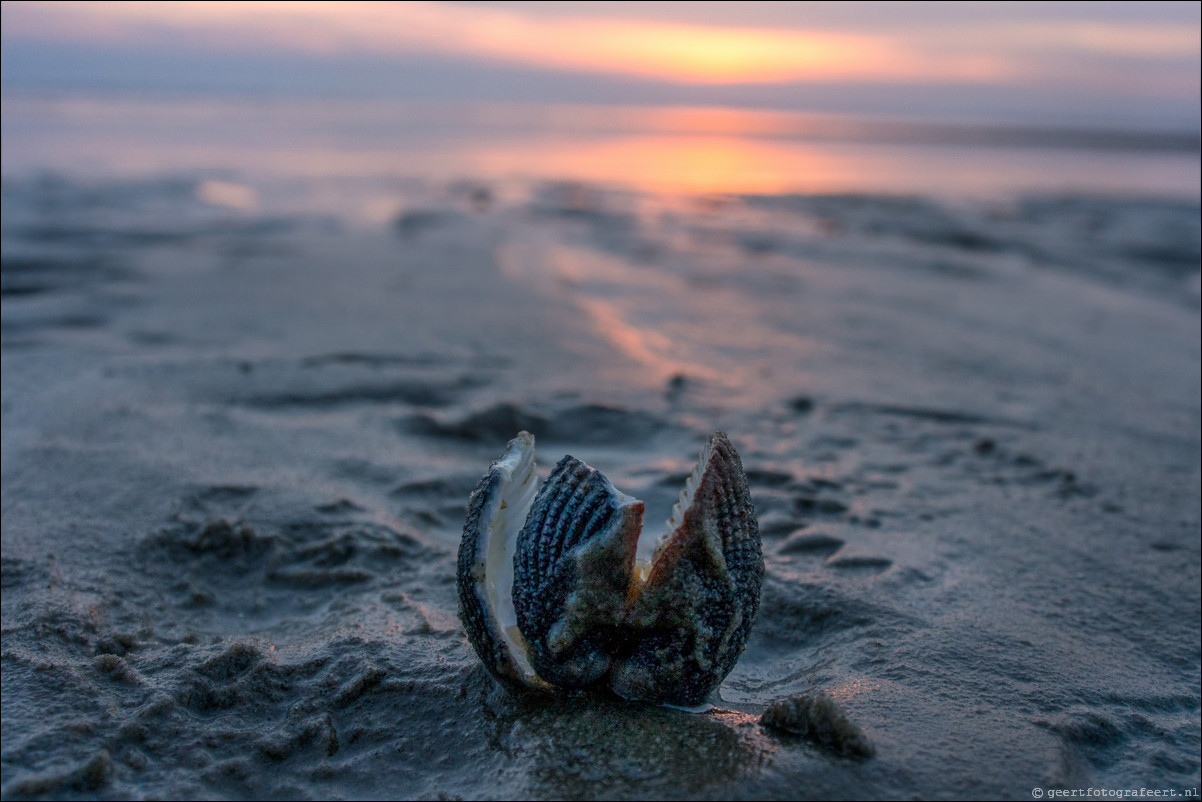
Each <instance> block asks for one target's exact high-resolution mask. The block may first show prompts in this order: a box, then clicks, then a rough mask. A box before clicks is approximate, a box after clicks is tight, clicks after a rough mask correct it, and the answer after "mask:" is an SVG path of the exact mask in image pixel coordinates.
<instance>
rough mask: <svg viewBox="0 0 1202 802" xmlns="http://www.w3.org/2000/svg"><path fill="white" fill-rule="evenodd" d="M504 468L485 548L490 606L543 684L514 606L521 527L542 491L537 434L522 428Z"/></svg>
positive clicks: (522, 663)
mask: <svg viewBox="0 0 1202 802" xmlns="http://www.w3.org/2000/svg"><path fill="white" fill-rule="evenodd" d="M496 467H497V468H498V469H499V470H500V471H501V488H500V491H501V492H500V497H499V498H498V499H497V500H495V501H494V502H493V504H494V505H495V508H494V509H492V510H491V516H490V518H489V521H488V526H487V528H486V529H485V531H484V532H482V533H481V534H482V535H483V536H484V537H485V539H486V541H485V543H482V544H481V546H482V549H481V550H482V551H483V553H484V554H485V555H486V557H485V566H484V592H485V596H486V597H487V599H488V609H489V610H490V611H491V612H492V615H493V616H494V618H495V620H496V624H497V631H498V632H500V633H501V634H502V636H503V637H504V638H505V643H506V645H507V646H508V647H509V653H510V655H511V656H512V657H513V661H514V663H515V664H516V665H517V667H518V670H519V671H520V672H521V673H522V679H523V680H524V681H525V682H526V683H527V684H530V685H535V684H538V682H539V680H538V676H537V675H536V674H535V672H534V668H533V667H532V666H531V665H530V657H529V647H528V646H527V644H526V639H525V638H523V637H522V633H521V632H519V631H518V624H517V615H516V613H514V609H513V555H514V552H515V551H516V549H517V541H518V537H517V536H518V532H520V531H521V529H522V526H523V525H524V524H525V523H526V514H527V513H528V512H529V511H530V506H531V505H532V504H533V503H534V496H535V494H536V493H537V492H538V484H539V483H538V481H537V479H538V477H537V474H536V473H535V470H534V467H535V466H534V435H532V434H530V433H529V432H522V433H520V434H519V435H518V436H517V437H515V438H514V439H513V440H512V441H510V443H509V448H508V449H506V451H505V453H504V454H503V455H502V456H501V459H500V460H498V461H497V465H496Z"/></svg>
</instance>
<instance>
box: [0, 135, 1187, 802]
mask: <svg viewBox="0 0 1202 802" xmlns="http://www.w3.org/2000/svg"><path fill="white" fill-rule="evenodd" d="M6 147H7V145H6ZM5 159H6V163H7V161H8V159H9V153H8V151H7V150H6V156H5ZM1195 169H1196V167H1195ZM381 186H382V185H381V184H380V183H379V182H375V183H373V182H371V181H368V180H366V179H364V180H360V181H358V182H357V183H356V182H355V181H347V180H335V179H323V178H306V179H303V180H302V179H300V178H294V179H290V180H289V181H288V182H281V181H275V182H274V183H273V182H272V181H268V180H266V179H264V180H262V181H258V180H257V179H256V178H254V177H253V176H252V177H247V176H245V175H238V174H231V173H229V172H224V173H211V174H203V173H196V172H192V173H179V174H161V175H149V176H145V175H144V176H132V177H131V176H129V175H123V176H120V177H110V178H103V177H101V178H95V177H92V178H77V177H71V175H69V174H63V173H58V174H51V173H32V174H29V175H16V176H10V175H9V174H7V173H6V176H5V181H4V187H3V231H2V235H3V273H2V276H3V285H2V291H3V294H2V296H0V297H2V304H3V307H2V308H3V330H2V333H3V340H2V343H3V348H2V366H3V370H2V374H0V375H2V384H0V388H2V394H3V395H2V398H3V441H2V442H3V448H2V455H3V491H2V505H3V506H2V513H3V515H2V526H3V653H2V659H3V674H2V678H3V721H4V726H3V764H2V765H3V769H2V772H3V776H2V783H3V785H2V792H3V796H4V798H6V799H24V798H55V797H63V796H66V797H71V798H165V797H195V798H235V797H240V796H245V797H248V798H255V799H259V798H278V797H296V798H335V797H339V798H347V797H364V798H389V797H391V798H435V797H438V798H473V799H477V798H496V799H500V798H511V797H513V798H535V799H543V798H569V799H577V798H644V797H646V798H654V799H661V798H662V799H674V798H746V799H753V798H755V799H761V798H821V797H825V798H853V797H861V796H863V797H867V798H910V797H920V796H925V797H929V798H953V797H968V796H977V795H980V796H984V797H989V798H1030V796H1031V793H1032V789H1033V788H1043V789H1047V788H1088V787H1095V788H1109V789H1133V788H1149V789H1164V790H1168V789H1176V790H1177V791H1179V792H1182V791H1185V790H1187V789H1190V788H1193V789H1195V793H1196V789H1197V787H1198V782H1199V779H1198V778H1199V758H1198V753H1199V744H1200V727H1199V700H1200V688H1199V638H1200V634H1199V630H1200V625H1199V606H1200V602H1199V567H1200V564H1202V559H1200V555H1199V530H1200V523H1199V522H1200V489H1199V488H1200V475H1202V469H1200V457H1199V453H1200V406H1199V391H1198V387H1199V379H1200V377H1199V372H1200V371H1199V366H1200V353H1199V352H1200V346H1199V342H1200V327H1199V273H1198V263H1199V233H1198V232H1199V207H1198V203H1197V200H1196V198H1195V199H1190V198H1184V199H1182V198H1179V197H1173V196H1159V197H1154V196H1149V195H1147V194H1129V195H1116V194H1114V193H1109V194H1086V193H1078V194H1046V193H1045V194H1025V195H1024V194H1009V195H1005V196H999V197H994V198H989V199H983V198H976V199H970V198H948V197H933V196H922V195H914V194H911V195H898V194H888V195H886V194H871V193H848V194H809V195H799V194H737V193H726V194H721V195H717V194H687V193H685V194H679V193H676V194H673V193H657V192H648V191H639V190H634V189H622V188H615V187H612V186H603V185H600V184H593V183H587V182H554V181H546V180H532V181H525V182H515V181H497V180H491V179H489V178H487V177H485V178H481V179H478V180H471V181H463V180H460V181H440V180H411V181H407V182H392V183H389V184H387V186H386V189H387V193H388V197H389V198H392V199H393V201H394V204H393V206H392V207H390V210H389V211H388V212H387V214H379V215H377V217H378V218H379V219H376V220H371V221H366V222H365V221H364V220H363V219H361V218H352V217H349V216H338V215H337V214H332V213H329V212H325V211H321V210H320V209H318V207H321V204H320V203H317V202H316V201H314V202H313V203H312V204H308V202H307V199H309V200H311V199H313V198H318V199H325V201H328V199H329V198H332V197H333V198H340V199H342V198H347V199H352V200H353V201H354V203H353V204H351V205H352V206H354V208H357V209H358V208H367V207H369V206H371V203H370V201H371V199H372V198H375V197H377V196H378V195H379V194H380V192H381ZM325 201H323V202H325ZM339 203H341V201H339V202H338V203H328V202H326V203H325V206H324V207H322V208H337V207H338V205H339ZM377 206H378V204H377ZM371 208H377V207H376V206H371ZM522 429H526V430H529V431H531V432H533V433H534V434H535V436H536V437H537V438H538V448H539V451H538V454H539V465H540V472H541V474H542V475H545V474H546V473H547V472H548V471H549V469H550V468H551V467H552V466H553V465H554V463H555V462H556V461H557V460H558V459H559V458H560V457H561V456H563V455H564V454H569V453H570V454H572V455H574V456H576V457H579V458H580V459H583V460H585V461H586V462H588V463H589V464H590V465H593V466H594V467H597V468H599V469H601V470H603V471H604V472H605V473H606V474H607V475H608V476H609V477H610V478H611V479H612V480H613V482H614V484H615V485H616V486H617V487H619V488H620V489H622V490H623V491H625V492H627V493H630V494H634V495H637V496H639V497H640V498H642V499H644V500H645V501H646V504H647V518H648V521H651V522H655V521H658V520H666V519H667V517H668V513H669V511H670V506H671V504H672V502H673V501H674V500H675V496H676V493H677V491H678V489H679V486H680V483H681V482H682V481H683V478H684V476H685V474H686V473H687V472H688V471H689V470H690V469H691V467H692V463H693V461H694V460H695V459H696V455H697V453H698V451H699V450H700V448H701V446H702V445H703V444H704V442H705V439H706V437H707V436H708V435H709V434H710V433H711V432H713V431H715V430H722V431H725V432H727V433H728V434H729V436H730V438H731V440H732V442H733V443H734V444H735V446H736V447H737V448H738V449H739V452H740V453H741V455H742V459H743V462H744V465H745V467H746V469H747V475H748V479H749V481H750V484H751V491H752V498H753V501H754V503H755V506H756V509H757V513H758V517H759V525H760V531H761V534H762V537H763V546H764V554H765V560H766V564H767V574H766V578H765V582H764V588H763V595H762V603H761V606H760V610H759V616H758V620H757V621H756V624H755V626H754V629H753V630H752V633H751V637H750V641H749V643H748V646H747V649H746V651H745V653H744V654H743V657H742V659H741V660H740V662H739V663H738V665H737V666H736V667H735V669H734V671H733V673H732V674H731V675H730V676H729V677H728V678H727V680H726V681H725V683H724V684H723V686H722V688H721V699H722V703H721V704H719V705H718V707H717V708H716V709H714V710H713V711H711V712H708V713H704V714H690V713H685V712H681V711H677V710H670V709H665V708H658V707H651V706H646V705H633V704H627V703H624V702H621V701H619V700H615V699H612V698H609V697H606V696H603V695H599V694H577V695H568V696H565V697H563V698H559V699H554V700H546V699H527V698H519V697H516V696H514V695H512V694H510V693H508V692H506V691H505V690H504V689H503V688H501V687H500V686H499V685H498V684H497V683H496V682H494V680H493V679H492V678H491V677H490V676H489V675H488V674H487V673H486V672H485V671H484V669H483V668H482V667H481V665H480V664H479V660H478V659H477V657H476V655H475V653H474V652H473V651H472V649H471V647H470V645H469V644H468V642H467V640H466V638H465V635H464V632H463V630H462V627H461V624H460V621H459V619H458V617H457V602H456V591H455V554H456V550H457V548H458V543H459V538H460V533H461V529H462V527H463V523H464V515H465V512H466V507H467V500H468V495H469V493H470V492H471V490H472V488H473V487H474V486H475V484H476V482H477V481H478V480H479V477H480V476H481V474H482V473H483V472H484V471H485V469H486V468H487V467H488V465H489V463H490V461H491V460H493V459H495V458H496V457H497V456H498V455H499V454H500V453H501V451H502V449H503V448H504V446H505V443H506V441H507V440H509V439H510V438H512V437H513V436H514V435H515V434H516V433H517V432H518V431H519V430H522ZM817 692H824V693H825V694H826V695H827V696H829V697H830V698H831V699H833V700H834V701H835V702H836V703H837V704H838V705H839V707H840V709H842V710H843V711H844V713H845V714H846V716H847V718H848V720H849V721H850V722H852V723H853V724H854V725H855V726H856V727H858V728H859V729H860V731H861V732H862V733H863V735H864V737H865V738H866V739H867V740H868V742H870V743H871V745H872V747H873V749H874V751H875V754H874V756H872V757H870V758H867V759H857V758H851V757H845V756H842V755H840V754H837V753H834V752H832V751H831V750H830V749H829V748H825V747H824V746H823V745H822V744H820V743H817V742H814V741H811V740H807V739H805V738H801V737H798V736H793V735H788V734H785V733H782V732H779V731H777V730H774V729H771V728H768V727H765V726H764V725H762V724H761V723H759V719H760V715H761V714H762V713H763V711H764V710H765V709H766V708H767V707H768V705H770V704H771V703H772V702H773V701H775V700H779V699H783V698H786V697H789V696H792V695H795V694H803V693H807V694H814V693H817Z"/></svg>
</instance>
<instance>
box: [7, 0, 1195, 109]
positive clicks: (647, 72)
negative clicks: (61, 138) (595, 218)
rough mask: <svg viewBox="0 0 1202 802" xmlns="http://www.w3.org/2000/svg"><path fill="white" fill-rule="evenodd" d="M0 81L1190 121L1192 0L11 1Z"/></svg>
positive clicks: (44, 88)
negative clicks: (960, 0)
mask: <svg viewBox="0 0 1202 802" xmlns="http://www.w3.org/2000/svg"><path fill="white" fill-rule="evenodd" d="M0 13H2V16H3V18H2V25H0V62H2V63H0V66H2V72H0V83H2V86H3V89H4V92H5V93H6V94H7V93H13V92H68V93H81V92H91V93H106V92H107V93H147V92H151V93H175V94H189V93H191V94H206V93H208V94H217V95H230V94H234V95H252V96H254V95H262V96H286V97H292V96H298V95H300V96H330V97H386V98H398V99H413V100H445V101H495V102H539V103H552V104H563V103H577V104H601V105H605V104H617V105H635V106H638V105H658V106H663V105H682V106H719V107H721V106H728V107H736V108H760V109H782V110H801V111H815V112H826V113H832V112H833V113H848V114H856V115H865V116H878V117H879V116H884V117H910V118H920V119H938V120H971V121H984V122H990V123H1002V124H1015V125H1049V126H1051V125H1054V126H1063V125H1069V126H1095V127H1098V126H1100V127H1116V128H1137V129H1161V130H1183V131H1194V130H1197V128H1198V117H1199V94H1200V91H1202V89H1200V83H1202V82H1200V67H1199V64H1200V62H1202V44H1200V42H1202V4H1199V3H1197V2H1179V3H1178V2H1136V3H1019V2H1014V3H989V2H986V3H906V2H883V3H876V2H870V3H823V2H817V3H760V2H751V1H750V0H743V2H738V3H725V2H713V3H704V2H690V3H671V2H638V3H628V2H579V3H544V2H412V3H366V2H354V1H353V0H351V1H347V0H343V1H342V2H289V1H288V0H273V1H271V2H223V3H200V2H172V3H151V2H122V3H103V2H82V3H81V2H36V3H28V2H9V1H6V2H4V3H3V5H2V7H0Z"/></svg>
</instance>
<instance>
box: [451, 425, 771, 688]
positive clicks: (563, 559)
mask: <svg viewBox="0 0 1202 802" xmlns="http://www.w3.org/2000/svg"><path fill="white" fill-rule="evenodd" d="M536 489H537V493H536V492H535V491H536ZM643 512H644V508H643V502H642V501H639V500H638V499H636V498H633V497H631V496H627V495H625V494H624V493H621V492H620V491H618V490H617V489H616V488H614V486H613V485H612V484H611V483H610V481H609V480H608V479H607V478H606V477H605V475H604V474H602V473H601V472H600V471H598V470H596V469H594V468H590V467H589V466H588V465H585V464H584V463H583V462H581V461H580V460H578V459H575V458H573V457H564V458H563V459H562V460H560V462H559V464H558V465H557V466H556V467H555V470H554V471H553V472H552V473H551V475H550V477H548V479H547V481H546V482H545V483H543V485H542V487H541V489H538V488H537V480H536V473H535V465H534V437H533V435H531V434H529V433H528V432H521V433H520V434H519V435H518V436H517V437H516V438H515V439H514V440H512V441H510V443H509V446H508V448H507V449H506V451H505V453H504V454H503V455H502V456H501V458H500V459H498V460H497V461H496V462H494V463H493V464H492V466H491V467H490V468H489V471H488V473H487V474H486V475H485V476H484V478H483V479H481V481H480V484H479V486H478V487H477V488H476V490H475V491H474V492H473V493H472V497H471V500H470V502H469V505H468V518H467V523H466V525H465V526H464V530H463V540H462V542H461V543H460V548H459V573H458V580H459V601H460V605H459V607H460V618H461V619H462V621H463V624H464V629H465V630H466V631H467V634H468V638H469V640H470V641H471V643H472V646H473V647H474V648H475V649H476V653H477V654H478V655H479V656H480V659H481V661H483V663H484V665H485V666H486V667H487V668H488V670H489V671H490V672H491V673H492V674H493V675H494V676H496V677H497V678H498V679H500V680H502V681H504V682H506V683H508V684H511V685H518V686H528V687H537V688H583V687H591V686H608V687H609V688H610V689H611V690H612V691H613V692H614V693H616V694H618V695H619V696H622V697H624V698H626V699H630V700H638V701H650V702H658V703H665V704H675V705H682V706H694V705H700V704H702V703H704V702H705V700H706V699H707V698H708V697H709V696H710V695H711V694H712V692H713V691H714V690H716V688H717V687H718V685H719V684H720V683H721V682H722V680H723V679H724V678H725V677H726V675H727V674H729V673H730V671H731V669H732V668H734V665H735V663H736V662H737V661H738V659H739V655H740V654H742V651H743V648H744V646H745V645H746V642H747V636H748V633H749V632H750V630H751V626H752V624H753V622H754V620H755V614H756V610H757V608H758V606H759V597H760V586H761V584H762V581H763V574H764V560H763V556H762V553H761V547H760V539H759V532H758V528H757V525H756V518H755V508H754V507H753V506H752V502H751V495H750V493H749V491H748V488H747V479H746V477H745V476H744V473H743V465H742V462H741V461H740V460H739V455H738V453H737V452H736V451H735V449H734V446H733V445H731V443H730V440H729V439H728V438H727V437H726V435H725V434H723V433H722V432H716V433H714V435H713V436H711V437H710V439H709V442H708V443H707V444H706V447H705V449H704V450H703V451H702V454H701V458H700V460H699V461H698V464H697V467H696V469H695V470H694V471H693V473H692V475H691V476H690V477H689V479H688V481H687V482H686V483H685V487H684V489H683V490H682V492H681V496H680V500H679V502H678V503H677V504H676V507H675V508H674V510H673V512H672V517H671V518H670V519H669V521H668V525H667V527H666V529H665V531H664V532H663V533H660V534H657V535H655V536H654V540H648V538H651V537H652V535H650V534H649V533H643V532H642V524H643ZM640 537H641V538H642V539H643V541H645V542H642V545H640V542H641V541H640ZM639 555H646V556H645V557H642V558H639ZM636 558H638V559H636Z"/></svg>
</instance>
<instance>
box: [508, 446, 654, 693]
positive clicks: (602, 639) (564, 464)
mask: <svg viewBox="0 0 1202 802" xmlns="http://www.w3.org/2000/svg"><path fill="white" fill-rule="evenodd" d="M642 526H643V502H641V501H639V500H637V499H634V498H631V497H629V496H625V495H623V494H622V493H620V492H618V491H617V490H616V489H614V486H613V485H612V484H610V482H609V480H608V479H607V478H605V475H604V474H602V473H601V472H600V471H597V470H595V469H593V468H590V467H589V466H588V465H585V464H584V463H583V462H581V461H580V460H578V459H575V458H573V457H564V458H563V459H562V460H560V462H559V464H558V465H557V466H556V467H555V470H554V472H552V474H551V476H550V477H549V478H548V479H547V481H546V483H545V484H544V485H543V487H542V489H541V490H540V491H539V494H538V496H537V497H535V499H534V504H533V506H532V507H531V509H530V515H529V517H528V518H527V519H526V525H525V527H523V529H522V531H521V533H520V534H519V535H518V545H517V553H516V556H515V558H514V593H513V600H514V609H515V611H516V613H517V621H518V627H519V629H521V631H522V634H523V635H524V636H525V637H526V641H527V643H529V645H530V659H531V662H532V663H533V665H534V669H535V671H537V672H538V675H539V676H540V677H542V678H543V679H545V680H547V681H548V682H551V683H553V684H555V685H559V686H561V687H565V688H582V687H586V686H588V685H593V684H596V683H598V682H600V681H601V680H603V679H604V677H605V675H606V673H608V671H609V668H610V664H611V662H612V660H613V654H614V652H615V651H617V650H618V649H619V648H620V647H621V645H622V643H623V641H624V639H625V636H626V633H625V629H624V626H625V622H626V618H627V593H628V590H629V588H630V575H631V570H632V568H633V565H634V555H635V549H636V546H637V545H638V537H639V532H640V531H641V530H642Z"/></svg>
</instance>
